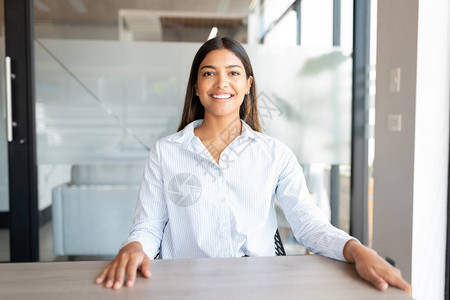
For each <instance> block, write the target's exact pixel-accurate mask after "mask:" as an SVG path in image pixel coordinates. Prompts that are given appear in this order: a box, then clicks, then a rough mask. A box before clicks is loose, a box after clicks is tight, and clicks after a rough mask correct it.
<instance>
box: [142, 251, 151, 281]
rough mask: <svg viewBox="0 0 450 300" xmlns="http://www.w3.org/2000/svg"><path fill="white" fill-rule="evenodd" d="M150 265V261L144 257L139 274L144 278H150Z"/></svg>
mask: <svg viewBox="0 0 450 300" xmlns="http://www.w3.org/2000/svg"><path fill="white" fill-rule="evenodd" d="M151 264H152V262H151V260H150V259H148V257H147V255H146V256H145V257H144V260H143V261H142V264H141V272H142V275H144V277H145V278H150V277H151V276H152V273H151V272H150V266H151Z"/></svg>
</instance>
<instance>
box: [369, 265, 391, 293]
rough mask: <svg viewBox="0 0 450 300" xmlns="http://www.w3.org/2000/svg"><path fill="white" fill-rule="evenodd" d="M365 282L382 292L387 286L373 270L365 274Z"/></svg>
mask: <svg viewBox="0 0 450 300" xmlns="http://www.w3.org/2000/svg"><path fill="white" fill-rule="evenodd" d="M366 280H368V281H369V282H370V283H372V285H373V286H375V287H376V288H377V289H379V290H381V291H384V290H385V289H387V288H388V286H389V284H388V283H387V282H386V280H384V279H383V278H382V277H381V276H379V275H378V274H377V273H376V272H375V270H373V269H372V270H370V271H369V272H368V273H367V276H366Z"/></svg>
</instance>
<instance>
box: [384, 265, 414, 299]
mask: <svg viewBox="0 0 450 300" xmlns="http://www.w3.org/2000/svg"><path fill="white" fill-rule="evenodd" d="M394 270H396V271H393V272H390V273H389V274H387V276H385V278H386V281H387V282H388V283H389V284H390V285H392V286H395V287H398V288H399V289H401V290H404V291H405V292H406V293H408V294H409V295H411V294H412V289H411V285H410V284H409V283H408V282H406V281H405V280H404V279H403V278H402V275H401V273H400V271H398V269H394Z"/></svg>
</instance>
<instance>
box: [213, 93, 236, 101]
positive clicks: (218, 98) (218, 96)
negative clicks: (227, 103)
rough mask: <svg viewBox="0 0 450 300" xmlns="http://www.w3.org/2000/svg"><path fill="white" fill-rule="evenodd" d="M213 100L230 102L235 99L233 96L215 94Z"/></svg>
mask: <svg viewBox="0 0 450 300" xmlns="http://www.w3.org/2000/svg"><path fill="white" fill-rule="evenodd" d="M211 97H212V98H214V99H217V100H228V99H230V98H231V97H233V95H232V94H213V95H211Z"/></svg>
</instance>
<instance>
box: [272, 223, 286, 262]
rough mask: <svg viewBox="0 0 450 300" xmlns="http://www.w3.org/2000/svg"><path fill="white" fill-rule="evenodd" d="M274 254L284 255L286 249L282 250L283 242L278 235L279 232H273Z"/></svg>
mask: <svg viewBox="0 0 450 300" xmlns="http://www.w3.org/2000/svg"><path fill="white" fill-rule="evenodd" d="M274 239H275V254H276V255H277V256H285V255H286V251H284V247H283V242H282V241H281V237H280V233H279V232H278V229H277V232H275V237H274Z"/></svg>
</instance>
